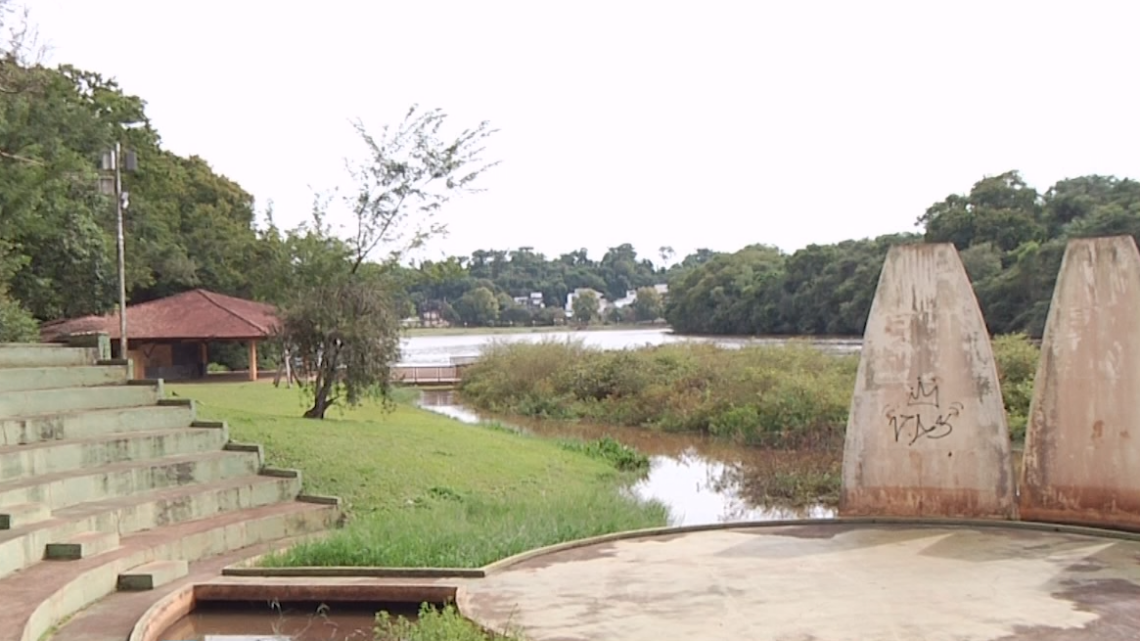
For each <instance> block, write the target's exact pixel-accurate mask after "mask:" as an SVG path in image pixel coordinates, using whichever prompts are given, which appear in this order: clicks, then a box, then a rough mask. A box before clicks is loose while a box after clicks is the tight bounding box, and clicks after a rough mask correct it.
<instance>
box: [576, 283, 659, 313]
mask: <svg viewBox="0 0 1140 641" xmlns="http://www.w3.org/2000/svg"><path fill="white" fill-rule="evenodd" d="M653 289H655V290H657V293H658V294H661V295H662V296H665V295H666V294H668V293H669V285H667V284H665V283H658V284H657V285H654V286H653ZM583 292H594V296H596V297H597V299H598V312H599V313H605V311H606V310H608V309H609V308H611V307H616V308H618V309H621V308H623V307H626V306H628V305H632V304H633V301H635V300H637V290H635V289H631V290H628V291H626V293H625V296H623V297H621V298H619V299H617V300H615V301H612V302H611V301H608V300H606V297H605V294H602V293H601V292H599V291H598V290H596V289H593V288H591V287H579V288H577V289H575V290H574V291H572V292H570V293H569V294H567V295H566V315H567V316H573V315H574V299H576V298H578V295H579V294H581V293H583Z"/></svg>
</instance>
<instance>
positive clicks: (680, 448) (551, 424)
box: [420, 390, 835, 525]
mask: <svg viewBox="0 0 1140 641" xmlns="http://www.w3.org/2000/svg"><path fill="white" fill-rule="evenodd" d="M420 406H421V407H423V408H424V409H427V410H431V411H433V412H438V413H440V414H444V415H446V416H450V417H452V418H455V419H458V420H460V421H463V422H465V423H471V424H477V423H479V422H481V421H494V422H497V423H500V424H503V425H507V426H512V427H515V428H517V429H519V430H520V431H523V432H529V433H533V434H538V435H542V436H548V437H556V438H581V439H586V440H592V439H596V438H601V437H603V436H610V437H612V438H614V439H616V440H618V441H620V442H622V443H625V444H626V445H629V446H631V447H635V448H637V450H638V451H640V452H642V453H644V454H646V455H647V456H649V472H648V474H646V476H645V477H644V478H642V479H641V480H640V481H639V482H638V483H637V484H635V485H634V486H633V488H632V490H633V492H634V493H635V494H636V495H637V496H638V497H640V498H642V499H645V500H653V499H656V500H658V501H661V502H662V503H664V504H665V505H666V506H668V507H669V513H670V522H671V524H672V525H702V524H708V523H732V522H739V521H768V520H777V519H793V518H830V517H832V516H834V515H835V511H834V510H833V509H832V508H829V507H826V506H823V505H814V506H809V507H806V508H802V509H792V508H784V507H775V506H772V505H768V504H767V500H766V496H765V494H764V493H763V488H764V487H765V484H764V483H763V479H764V478H765V477H767V476H769V475H771V474H772V473H773V471H774V470H782V469H789V468H795V467H797V466H800V465H804V466H809V465H810V466H815V467H818V466H819V465H820V462H819V457H820V455H818V454H810V453H808V454H805V453H798V452H786V451H771V450H762V449H759V448H753V447H747V446H742V445H734V444H732V443H728V442H725V441H723V440H718V439H714V438H710V437H706V436H703V435H699V434H674V433H665V432H657V431H653V430H648V429H641V428H636V427H622V426H612V425H608V426H603V425H595V424H590V423H577V422H564V421H541V420H526V419H517V418H510V419H502V418H500V417H490V416H481V415H480V414H479V413H478V412H475V411H473V410H471V409H469V408H467V407H464V406H463V405H462V404H461V403H460V402H459V400H458V397H457V395H456V392H454V391H451V390H424V392H423V394H422V396H421V398H420Z"/></svg>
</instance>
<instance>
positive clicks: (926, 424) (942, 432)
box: [885, 377, 963, 445]
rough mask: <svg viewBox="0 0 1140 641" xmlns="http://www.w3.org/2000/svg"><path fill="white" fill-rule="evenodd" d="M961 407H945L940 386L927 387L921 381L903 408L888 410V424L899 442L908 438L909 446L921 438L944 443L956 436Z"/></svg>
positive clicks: (929, 385) (954, 403) (953, 404)
mask: <svg viewBox="0 0 1140 641" xmlns="http://www.w3.org/2000/svg"><path fill="white" fill-rule="evenodd" d="M962 409H963V406H962V404H961V403H958V402H956V401H955V402H952V403H949V404H947V405H946V407H945V408H944V407H943V406H942V399H941V395H940V393H939V390H938V384H937V383H934V382H930V383H927V382H925V381H923V380H922V378H921V377H920V378H919V379H918V381H917V383H916V384H915V386H914V387H911V388H910V390H909V393H908V394H907V399H906V404H905V405H904V406H903V407H902V408H896V407H888V408H887V411H886V412H885V415H886V418H887V423H888V424H889V425H890V427H891V429H892V430H894V433H895V442H896V443H898V442H901V441H902V439H903V437H904V436H905V437H906V438H907V439H908V441H907V445H914V444H915V443H916V442H917V441H918V439H920V438H928V439H940V438H946V437H947V436H950V434H952V433H953V432H954V424H953V423H952V421H953V420H954V419H956V418H958V416H959V415H960V414H961V412H962Z"/></svg>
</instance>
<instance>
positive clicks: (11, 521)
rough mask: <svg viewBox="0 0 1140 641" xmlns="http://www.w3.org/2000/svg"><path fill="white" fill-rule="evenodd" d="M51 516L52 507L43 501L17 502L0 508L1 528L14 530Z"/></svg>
mask: <svg viewBox="0 0 1140 641" xmlns="http://www.w3.org/2000/svg"><path fill="white" fill-rule="evenodd" d="M50 518H51V508H49V507H48V506H46V505H44V504H43V503H17V504H16V505H9V506H8V507H5V508H3V509H0V530H14V529H16V528H21V527H25V526H28V525H32V524H33V523H39V522H40V521H46V520H47V519H50Z"/></svg>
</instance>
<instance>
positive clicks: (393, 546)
mask: <svg viewBox="0 0 1140 641" xmlns="http://www.w3.org/2000/svg"><path fill="white" fill-rule="evenodd" d="M167 389H168V390H169V391H170V392H171V393H173V394H175V395H177V396H179V397H186V398H193V399H195V400H196V401H198V404H199V413H200V415H201V416H202V417H203V418H206V419H214V420H226V421H228V422H229V425H230V430H231V438H233V440H235V441H240V442H250V443H261V444H262V445H264V446H265V451H266V458H267V463H268V464H269V465H274V466H281V467H295V468H298V469H300V470H301V471H302V474H303V479H304V483H305V491H306V492H307V493H313V494H331V495H335V496H339V497H341V498H342V499H343V500H344V501H345V502H346V507H347V509H348V510H349V511H350V514H351V517H352V518H351V521H350V523H349V524H348V525H347V526H346V527H345V528H344V529H342V530H339V531H337V532H335V533H333V534H332V535H331V536H330V537H328V538H326V539H323V540H321V541H317V542H313V543H309V544H306V545H302V546H300V547H296V548H293V549H291V550H289V551H288V552H286V553H285V554H283V555H275V556H271V557H269V558H268V559H267V560H266V563H268V564H275V565H290V566H296V565H320V566H329V565H383V566H398V567H414V566H447V567H478V566H481V565H485V564H486V563H489V562H491V561H494V560H497V559H499V558H502V557H505V556H508V555H510V554H514V553H517V552H522V551H525V550H528V549H532V548H536V547H541V546H544V545H550V544H553V543H559V542H563V541H568V540H573V539H578V538H583V537H587V536H594V535H597V534H604V533H609V532H614V531H620V530H627V529H636V528H643V527H654V526H660V525H664V524H665V523H666V520H667V511H666V509H665V507H664V506H662V505H660V504H656V503H652V504H646V503H640V502H638V501H636V500H635V499H633V498H630V497H628V496H627V495H626V494H625V493H623V492H621V488H622V487H624V486H625V485H626V484H628V483H629V482H630V481H631V480H632V479H633V475H632V474H631V473H628V472H621V471H619V470H618V469H617V467H616V464H615V463H614V462H613V461H612V460H610V459H607V458H606V457H604V456H603V457H600V458H599V457H596V456H590V455H589V454H588V453H586V452H581V451H573V450H572V449H567V448H566V447H563V446H561V445H560V444H559V443H557V442H554V441H551V440H547V439H542V438H539V437H532V436H526V435H521V434H516V433H512V432H509V431H506V430H500V429H488V428H484V427H479V426H472V425H465V424H463V423H460V422H459V421H455V420H452V419H449V418H446V417H444V416H440V415H438V414H433V413H431V412H428V411H425V410H420V409H418V408H415V407H412V406H410V405H409V404H407V401H408V400H409V398H410V395H412V394H414V392H410V391H407V390H401V391H398V393H397V400H398V401H401V402H398V403H397V404H396V405H395V407H394V409H393V410H392V411H390V412H389V411H385V410H384V409H383V408H381V407H380V406H379V405H378V404H375V403H366V404H365V405H363V406H361V407H358V408H354V409H349V410H346V411H343V412H331V413H330V415H329V418H328V419H326V420H324V421H315V420H307V419H303V418H300V415H301V413H302V412H303V411H304V409H305V405H304V403H303V400H302V397H301V395H300V393H299V392H298V391H297V390H296V389H293V390H289V389H286V388H284V387H282V388H275V387H273V385H272V384H269V383H266V382H260V383H211V384H187V385H177V384H171V385H168V386H167Z"/></svg>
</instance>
